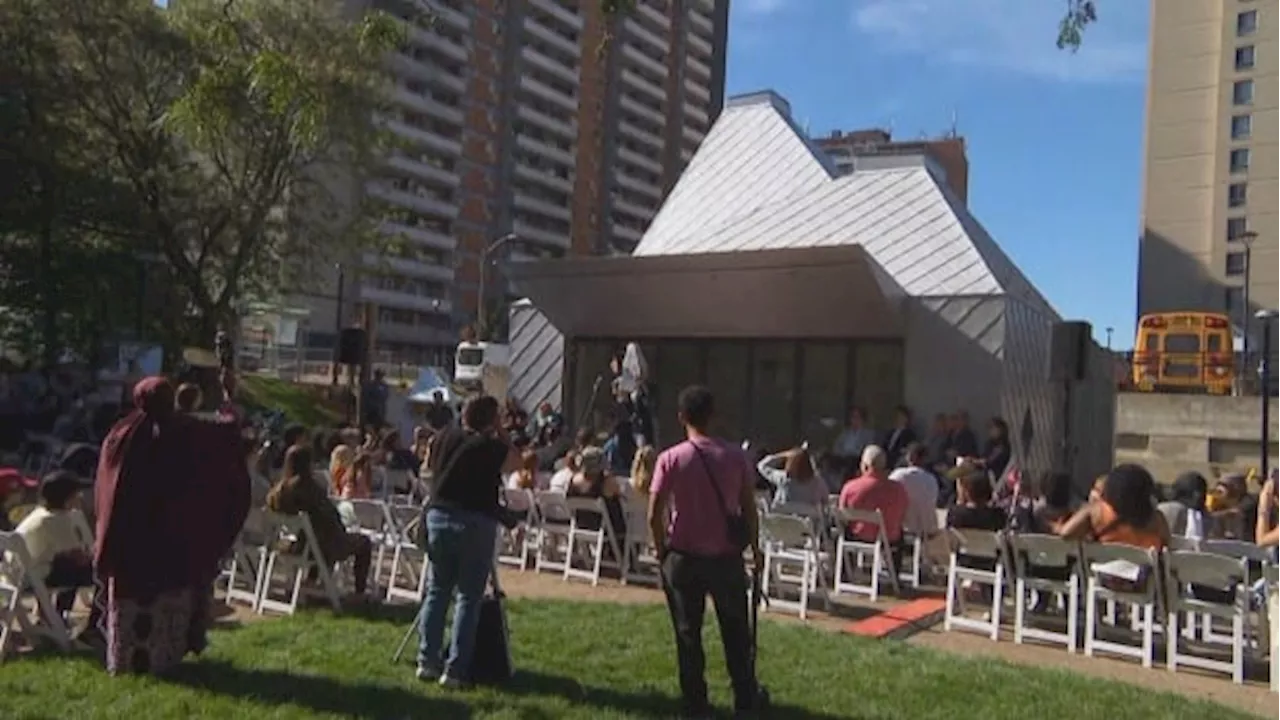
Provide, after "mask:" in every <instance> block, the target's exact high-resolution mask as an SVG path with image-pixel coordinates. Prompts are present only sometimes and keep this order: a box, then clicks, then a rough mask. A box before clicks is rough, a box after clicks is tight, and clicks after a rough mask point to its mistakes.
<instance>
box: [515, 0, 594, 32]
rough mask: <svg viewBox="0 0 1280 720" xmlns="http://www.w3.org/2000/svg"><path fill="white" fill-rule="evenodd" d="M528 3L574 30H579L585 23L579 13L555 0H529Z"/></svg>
mask: <svg viewBox="0 0 1280 720" xmlns="http://www.w3.org/2000/svg"><path fill="white" fill-rule="evenodd" d="M529 4H530V5H532V6H533V7H535V8H537V9H539V10H541V11H542V12H544V13H546V14H548V15H550V16H552V17H554V18H555V19H556V20H558V21H560V22H562V23H564V24H565V25H566V26H568V27H571V28H573V29H574V30H575V31H578V32H581V30H582V26H583V25H584V24H585V21H584V20H583V17H582V15H581V14H579V13H577V12H576V11H574V10H573V9H571V8H567V7H565V6H564V5H562V4H561V3H560V2H558V1H557V0H529Z"/></svg>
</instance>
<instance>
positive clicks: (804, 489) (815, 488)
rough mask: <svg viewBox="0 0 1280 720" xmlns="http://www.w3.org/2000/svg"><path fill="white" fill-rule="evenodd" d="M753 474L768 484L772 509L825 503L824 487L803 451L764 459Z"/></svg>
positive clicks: (797, 450)
mask: <svg viewBox="0 0 1280 720" xmlns="http://www.w3.org/2000/svg"><path fill="white" fill-rule="evenodd" d="M756 472H758V473H760V475H761V476H763V477H764V479H765V480H768V481H769V485H770V486H771V488H772V490H773V501H772V503H771V505H772V506H773V507H778V506H780V505H785V504H787V503H800V504H804V505H812V506H814V507H822V506H823V505H825V504H826V502H827V495H828V493H827V486H826V484H825V483H823V482H822V479H821V478H819V477H818V476H817V473H816V472H814V468H813V458H812V457H810V456H809V451H808V450H805V449H804V448H792V449H790V450H788V451H786V452H780V453H774V454H773V455H766V456H765V457H763V458H761V460H760V462H759V463H757V464H756Z"/></svg>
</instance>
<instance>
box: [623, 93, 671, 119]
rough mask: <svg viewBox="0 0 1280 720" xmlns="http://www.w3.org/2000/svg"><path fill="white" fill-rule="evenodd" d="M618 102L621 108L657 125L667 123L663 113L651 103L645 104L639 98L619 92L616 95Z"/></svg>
mask: <svg viewBox="0 0 1280 720" xmlns="http://www.w3.org/2000/svg"><path fill="white" fill-rule="evenodd" d="M618 104H619V105H620V106H621V107H622V109H623V110H626V111H627V112H629V113H632V114H634V115H636V116H637V117H640V118H644V119H645V120H648V121H649V122H651V123H653V124H655V125H657V126H658V127H662V126H664V125H666V124H667V118H666V116H665V115H663V114H662V113H661V112H659V111H658V110H655V109H654V108H653V106H652V105H646V104H644V103H642V102H640V101H639V100H635V99H633V98H632V97H631V95H629V94H627V93H620V94H619V95H618Z"/></svg>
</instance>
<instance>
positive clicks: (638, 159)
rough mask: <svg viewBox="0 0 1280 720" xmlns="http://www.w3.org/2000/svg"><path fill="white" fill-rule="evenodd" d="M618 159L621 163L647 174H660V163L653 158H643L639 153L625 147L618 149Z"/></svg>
mask: <svg viewBox="0 0 1280 720" xmlns="http://www.w3.org/2000/svg"><path fill="white" fill-rule="evenodd" d="M618 159H619V160H622V161H623V162H628V163H631V164H632V165H634V166H636V167H638V168H642V169H644V170H648V171H649V172H651V173H653V174H655V175H661V174H662V164H661V163H659V162H657V161H655V160H654V159H653V158H650V157H645V156H644V155H641V154H640V153H638V152H635V151H634V150H628V149H627V148H625V147H619V148H618Z"/></svg>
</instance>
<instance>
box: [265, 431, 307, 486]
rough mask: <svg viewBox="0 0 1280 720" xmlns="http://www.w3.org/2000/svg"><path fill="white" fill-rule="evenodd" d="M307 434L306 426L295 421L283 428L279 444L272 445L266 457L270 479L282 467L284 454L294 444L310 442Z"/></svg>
mask: <svg viewBox="0 0 1280 720" xmlns="http://www.w3.org/2000/svg"><path fill="white" fill-rule="evenodd" d="M309 435H310V433H309V432H308V431H307V427H306V426H305V425H299V424H297V423H293V424H291V425H289V426H288V427H286V428H285V429H284V432H282V433H280V445H279V446H274V445H273V446H272V447H271V452H270V454H269V457H268V459H269V461H270V463H271V475H272V480H274V479H275V476H276V475H278V474H279V473H280V471H281V470H283V469H284V454H285V453H286V452H288V451H289V448H291V447H293V446H294V445H305V444H307V443H308V442H310V440H309V439H308V436H309Z"/></svg>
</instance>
